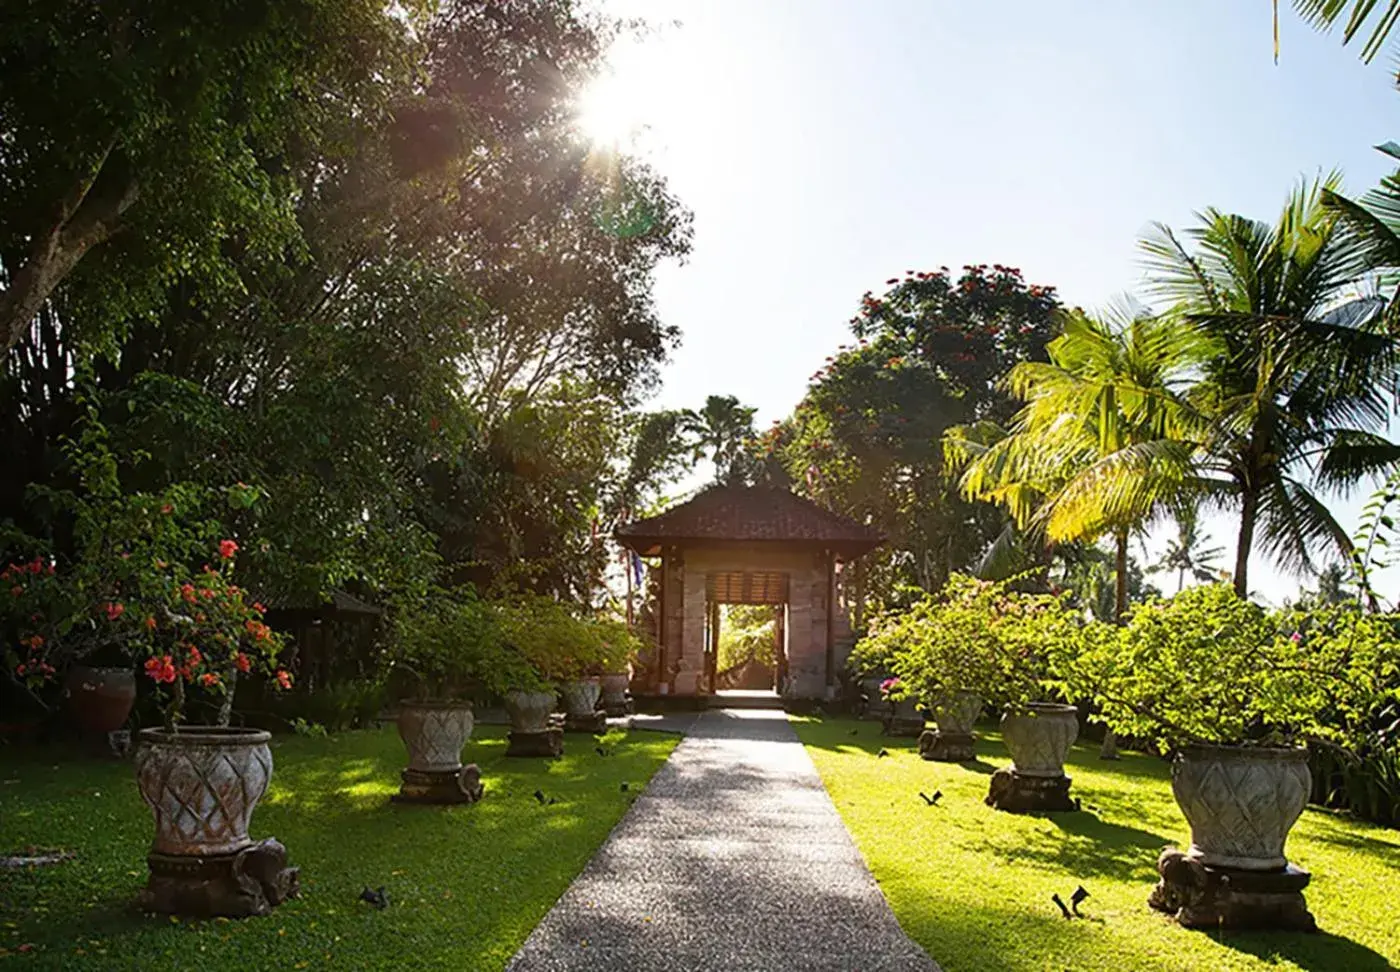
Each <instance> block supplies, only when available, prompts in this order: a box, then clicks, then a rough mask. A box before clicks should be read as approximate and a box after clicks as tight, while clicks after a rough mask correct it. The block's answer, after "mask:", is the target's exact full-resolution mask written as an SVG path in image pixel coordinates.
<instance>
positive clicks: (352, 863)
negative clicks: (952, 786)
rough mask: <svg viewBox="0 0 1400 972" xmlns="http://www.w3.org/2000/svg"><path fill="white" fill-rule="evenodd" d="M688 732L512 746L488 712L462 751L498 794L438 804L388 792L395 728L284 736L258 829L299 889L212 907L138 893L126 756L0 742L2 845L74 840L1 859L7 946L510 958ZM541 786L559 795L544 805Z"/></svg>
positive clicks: (17, 953) (145, 824)
mask: <svg viewBox="0 0 1400 972" xmlns="http://www.w3.org/2000/svg"><path fill="white" fill-rule="evenodd" d="M675 744H676V738H675V737H670V736H666V735H663V734H660V733H648V732H632V733H630V734H629V735H628V738H627V739H626V740H625V741H624V742H622V743H620V744H619V745H618V746H617V747H616V748H615V750H614V751H613V753H612V754H611V755H607V756H600V755H598V754H597V753H596V752H595V745H596V744H595V743H594V740H593V739H592V737H589V736H570V737H568V741H567V743H566V748H567V754H566V755H565V756H564V758H563V759H560V760H556V761H546V760H514V759H512V760H508V759H506V758H505V757H504V752H505V731H504V729H502V728H498V727H478V729H477V731H476V733H475V738H474V739H473V740H472V742H471V743H469V744H468V746H467V751H466V753H465V754H464V757H465V758H466V759H467V760H470V761H475V762H477V763H479V764H480V765H481V768H482V773H483V778H484V780H485V783H486V798H485V799H484V800H483V801H482V802H481V803H479V804H477V805H475V806H458V807H423V806H399V805H396V804H391V803H390V802H389V800H388V798H389V795H390V794H392V793H393V792H395V790H396V789H397V787H398V773H399V770H400V769H401V768H402V767H403V765H404V762H405V756H404V749H403V746H402V744H401V743H400V742H399V739H398V736H397V735H396V734H395V733H394V731H393V730H392V729H384V730H378V731H371V732H348V733H344V734H341V735H338V736H333V737H331V738H328V739H302V738H295V737H288V738H279V739H276V740H274V742H273V752H274V759H275V761H276V773H275V776H274V779H273V783H272V788H271V790H270V791H269V793H268V795H267V797H266V798H265V799H264V800H263V802H262V803H261V804H260V806H259V807H258V810H257V812H256V813H255V814H254V816H253V826H252V836H253V837H254V838H261V837H266V836H275V837H277V838H278V839H280V840H281V841H282V842H283V843H285V844H286V845H287V848H288V851H289V853H290V856H291V859H292V862H293V863H295V864H297V865H300V867H301V869H302V894H301V898H300V900H296V901H290V902H287V903H286V904H284V905H282V906H281V907H280V908H278V909H277V910H276V911H275V912H274V913H273V914H272V916H270V917H267V918H254V919H249V920H246V921H227V920H216V921H206V922H176V921H172V920H171V919H169V918H155V917H149V916H145V915H142V914H140V913H138V912H136V911H135V910H134V908H133V905H132V901H133V898H134V896H135V894H136V892H137V890H138V889H139V887H140V886H141V884H142V882H143V881H144V877H145V853H146V850H147V846H148V845H149V842H150V837H151V819H150V812H149V811H148V810H147V809H146V807H145V805H144V804H143V803H142V802H141V798H140V796H139V795H138V794H137V792H136V785H135V782H134V780H133V778H132V769H131V766H130V765H129V764H126V763H98V762H88V761H84V762H71V761H70V762H57V759H58V757H57V755H56V754H55V753H54V752H52V751H49V752H45V751H43V750H38V751H30V752H28V753H26V754H17V753H16V752H13V751H5V750H0V852H4V851H7V850H8V851H13V850H14V849H16V848H19V847H24V846H27V845H38V846H43V847H61V848H65V849H68V850H72V851H74V852H76V854H77V857H76V859H75V860H73V861H71V862H69V863H66V864H62V865H59V866H56V867H49V868H38V869H33V870H28V871H23V872H15V871H9V872H5V871H0V959H2V960H3V964H5V965H13V966H14V967H15V968H60V967H61V968H63V969H138V968H144V969H148V970H155V969H174V968H184V969H190V968H201V969H224V968H227V969H271V968H277V969H300V968H312V969H316V968H325V967H332V968H343V969H410V968H423V969H427V968H432V969H443V968H459V969H472V970H490V969H499V968H501V967H503V966H504V965H505V963H506V962H507V961H508V960H509V958H510V956H511V955H512V954H514V952H515V950H516V949H517V948H518V947H519V946H520V944H521V943H522V942H523V941H524V940H525V938H526V936H528V935H529V933H530V931H531V930H532V929H533V928H534V927H535V925H536V924H537V923H538V922H539V920H540V918H541V917H543V915H544V913H545V912H546V911H548V910H549V908H550V906H551V905H552V904H553V903H554V901H555V900H556V899H557V898H558V897H559V895H560V894H561V893H562V892H563V890H564V888H565V887H567V886H568V884H569V882H570V881H571V880H572V879H573V878H574V876H575V875H576V874H578V872H579V871H580V870H581V869H582V868H583V865H584V864H585V862H587V860H588V859H589V857H590V856H592V854H593V852H594V851H595V850H596V849H597V848H598V846H599V845H600V844H601V843H602V842H603V839H604V838H605V837H606V836H607V834H608V832H609V831H610V830H611V829H612V827H613V825H614V824H616V823H617V821H618V820H619V819H620V818H621V816H622V814H623V813H624V812H625V811H626V809H627V807H628V804H629V803H630V801H631V800H632V799H633V798H634V797H635V796H636V794H637V792H638V790H640V789H641V788H642V786H643V785H644V784H645V783H646V782H647V781H648V780H649V779H650V778H651V775H652V774H653V773H654V772H655V771H656V770H657V769H658V768H659V767H660V766H661V764H662V763H663V762H664V761H665V760H666V757H667V756H669V755H670V753H671V750H672V748H674V746H675ZM55 763H57V765H55ZM623 782H627V783H628V784H629V787H628V790H627V791H626V792H623V790H622V787H621V784H622V783H623ZM536 789H542V790H543V791H544V792H545V793H546V794H548V795H550V796H553V797H556V798H557V800H558V802H557V803H556V804H555V805H553V806H540V805H539V804H538V803H537V802H536V800H535V799H534V797H533V793H534V791H535V790H536ZM365 885H370V886H372V887H378V886H379V885H384V886H385V887H386V888H387V891H388V896H389V900H390V906H389V908H388V909H386V910H384V911H376V910H374V909H372V908H371V907H369V906H368V905H366V904H363V903H361V902H359V901H358V900H357V898H358V895H359V893H360V890H361V889H362V888H363V887H364V886H365ZM25 945H28V946H30V947H29V948H28V949H24V950H22V947H23V946H25Z"/></svg>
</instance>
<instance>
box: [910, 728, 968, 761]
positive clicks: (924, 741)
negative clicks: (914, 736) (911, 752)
mask: <svg viewBox="0 0 1400 972" xmlns="http://www.w3.org/2000/svg"><path fill="white" fill-rule="evenodd" d="M919 755H920V756H922V757H923V758H924V759H929V760H936V761H938V762H940V763H966V762H968V761H969V760H974V759H976V758H977V749H976V746H975V745H974V744H973V739H972V733H970V732H939V731H938V730H937V729H927V730H925V731H924V734H923V735H921V736H920V737H919Z"/></svg>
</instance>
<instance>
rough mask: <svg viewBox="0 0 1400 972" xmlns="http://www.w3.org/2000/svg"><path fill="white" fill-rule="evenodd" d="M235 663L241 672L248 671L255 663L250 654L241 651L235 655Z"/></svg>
mask: <svg viewBox="0 0 1400 972" xmlns="http://www.w3.org/2000/svg"><path fill="white" fill-rule="evenodd" d="M233 663H234V665H236V666H237V667H238V670H239V671H240V672H246V671H248V670H249V669H251V668H252V667H253V663H252V662H250V661H249V660H248V656H247V655H245V654H243V652H241V651H240V652H239V653H238V654H236V655H234V656H233Z"/></svg>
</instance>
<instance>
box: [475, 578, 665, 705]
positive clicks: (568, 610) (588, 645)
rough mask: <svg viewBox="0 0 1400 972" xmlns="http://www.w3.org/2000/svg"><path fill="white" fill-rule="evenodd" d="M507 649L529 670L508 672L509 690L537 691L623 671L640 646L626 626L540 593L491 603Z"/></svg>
mask: <svg viewBox="0 0 1400 972" xmlns="http://www.w3.org/2000/svg"><path fill="white" fill-rule="evenodd" d="M495 609H496V612H497V615H498V617H499V618H500V624H501V629H502V631H503V632H504V635H505V642H506V645H507V646H508V647H509V648H511V649H513V650H514V651H515V652H517V653H518V654H519V657H520V658H521V659H523V661H524V662H525V663H526V667H527V669H528V670H527V671H523V672H522V671H520V670H518V668H512V670H511V672H510V674H509V676H508V677H507V682H508V683H509V684H508V685H507V687H509V688H516V689H525V690H539V689H543V688H547V687H549V686H550V685H552V684H554V683H558V682H567V681H572V680H574V679H578V678H583V677H585V676H590V675H602V674H606V673H615V672H621V671H625V670H626V669H627V663H628V661H629V660H630V659H631V658H632V657H633V656H634V655H635V654H636V653H637V652H638V651H639V650H640V649H641V647H642V643H641V641H640V640H639V639H638V638H637V636H636V635H634V634H632V633H631V632H630V631H629V630H628V629H627V625H626V623H625V622H622V621H619V620H618V619H616V618H611V617H602V618H595V617H592V616H590V615H588V614H587V613H586V612H584V611H583V610H582V609H580V608H578V607H576V606H573V605H569V604H565V603H563V602H560V601H556V600H554V599H552V598H549V597H545V596H543V595H538V594H522V595H516V596H515V597H512V598H509V599H507V600H502V601H499V602H497V603H496V604H495Z"/></svg>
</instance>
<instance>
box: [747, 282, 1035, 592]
mask: <svg viewBox="0 0 1400 972" xmlns="http://www.w3.org/2000/svg"><path fill="white" fill-rule="evenodd" d="M1058 307H1059V300H1058V298H1057V297H1056V295H1055V290H1054V288H1053V287H1046V286H1041V285H1037V284H1027V283H1026V281H1025V278H1024V277H1023V276H1022V274H1021V271H1020V270H1018V269H1016V268H1015V267H1008V266H1002V265H993V266H990V267H988V266H986V265H969V266H966V267H964V268H963V269H962V271H961V273H958V274H954V273H952V272H950V271H949V270H948V268H947V267H941V268H939V269H937V270H934V271H927V272H923V271H921V272H915V271H912V270H910V271H907V272H906V273H905V275H904V276H903V277H902V278H899V277H896V278H892V279H890V280H888V281H886V290H885V292H884V293H883V294H882V295H878V296H877V295H876V294H875V293H873V292H869V293H866V294H865V295H864V296H863V297H862V299H861V302H860V307H859V312H858V313H857V315H856V316H855V317H853V318H852V319H851V321H850V324H851V330H852V332H853V334H854V337H855V339H856V340H855V342H854V343H853V344H852V345H849V346H843V347H841V348H838V349H837V350H836V351H835V352H834V353H833V354H832V355H831V356H830V357H828V358H827V360H826V363H825V364H824V365H823V366H822V367H821V368H820V369H819V370H818V371H817V372H816V373H815V374H813V375H812V379H811V383H810V385H809V387H808V390H807V394H806V396H805V397H804V398H803V400H802V402H801V403H800V404H799V405H798V407H797V409H796V410H795V411H794V412H793V414H792V415H791V416H790V417H789V418H788V420H787V421H786V422H785V423H783V424H782V425H781V426H779V427H778V428H776V429H775V430H771V431H770V432H768V433H765V435H764V436H763V437H762V440H761V447H762V449H763V451H765V452H768V453H771V454H774V455H777V456H779V457H781V459H782V462H783V464H784V465H785V467H786V471H787V474H788V476H789V477H790V479H791V481H792V482H793V483H794V484H795V485H796V488H797V489H799V490H801V491H803V492H805V493H806V494H807V495H809V496H812V497H814V498H816V499H819V500H820V501H822V502H823V503H826V504H827V505H829V506H831V507H832V508H834V509H837V510H839V511H840V512H842V513H846V514H847V515H849V516H852V517H854V518H856V519H857V520H860V521H862V522H869V523H871V524H872V525H874V526H875V527H877V528H878V529H879V530H881V531H882V532H883V533H884V534H885V535H886V536H887V537H888V538H889V540H888V542H887V543H886V544H885V546H884V547H882V548H881V549H880V550H879V551H876V552H875V553H873V554H871V555H869V556H867V557H865V558H862V560H861V567H860V570H861V571H862V572H863V576H865V577H866V579H867V580H868V582H869V586H868V590H869V591H870V592H871V593H872V594H873V595H875V596H891V595H892V594H893V592H894V591H895V590H896V589H897V588H898V586H899V585H900V584H914V585H917V586H920V587H923V588H925V589H926V590H936V589H938V588H939V587H940V586H941V585H942V584H943V582H944V581H945V580H946V579H947V577H948V574H949V573H951V572H953V571H957V570H968V569H970V567H971V566H972V565H973V564H974V563H976V562H977V560H978V559H979V558H980V557H981V555H982V553H983V551H984V549H985V548H986V547H987V545H988V543H989V542H990V540H991V538H993V537H995V536H996V535H997V534H998V533H999V532H1000V531H1001V529H1002V527H1003V525H1004V520H1005V517H1004V516H1003V514H1001V513H1000V512H999V511H998V510H997V509H996V508H995V507H993V506H991V505H990V504H987V503H981V502H972V501H968V500H966V499H964V498H963V497H962V496H961V495H960V494H959V492H958V488H957V482H956V477H955V476H954V475H951V474H950V473H949V471H948V470H947V469H946V468H945V465H944V459H943V451H942V447H941V445H940V442H941V439H942V437H943V434H944V433H945V432H946V431H947V430H948V429H949V428H951V427H953V426H956V425H961V424H966V423H972V422H978V421H982V420H988V421H993V422H1005V421H1008V420H1009V419H1010V418H1011V416H1012V415H1013V414H1014V413H1015V411H1016V405H1015V402H1014V400H1013V398H1012V396H1011V395H1009V394H1008V393H1007V391H1006V390H1005V389H1004V388H1003V387H1002V386H1001V385H1000V384H999V381H1000V379H1001V378H1002V377H1003V376H1004V375H1005V374H1006V372H1007V371H1008V370H1009V369H1010V368H1011V367H1012V366H1013V365H1015V364H1016V363H1017V362H1021V361H1029V360H1043V359H1044V356H1045V344H1046V342H1047V341H1049V340H1050V338H1051V337H1052V336H1053V330H1054V317H1055V312H1056V310H1057V308H1058Z"/></svg>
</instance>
